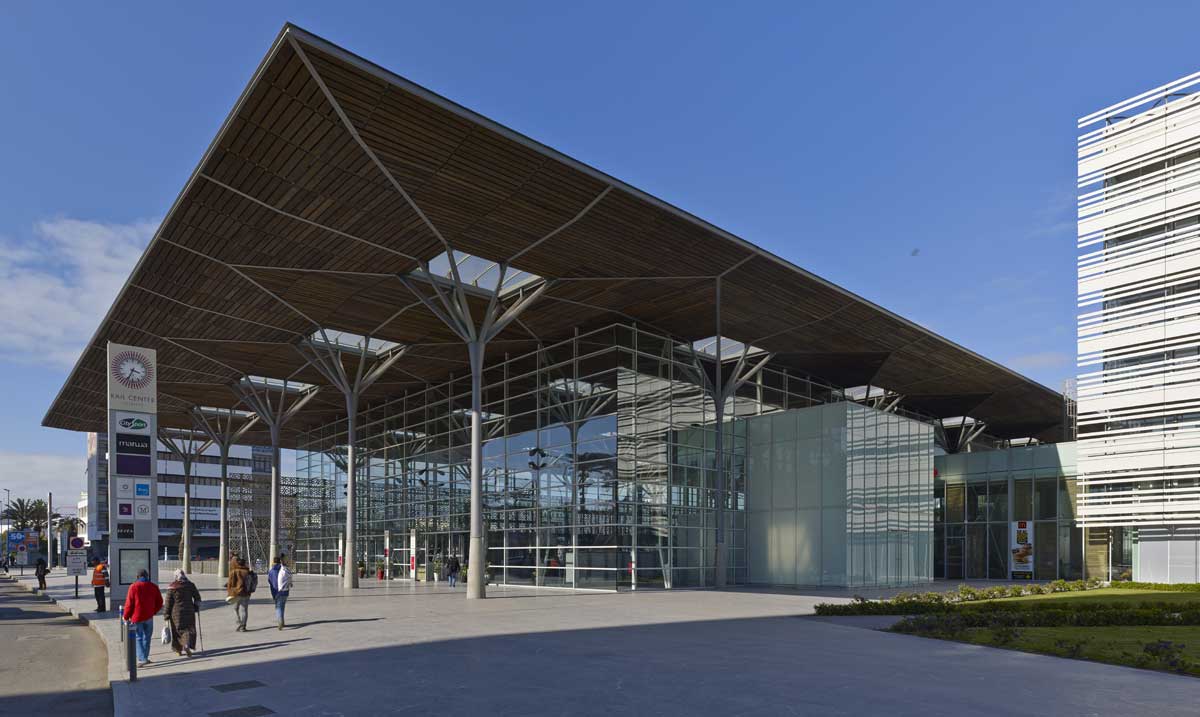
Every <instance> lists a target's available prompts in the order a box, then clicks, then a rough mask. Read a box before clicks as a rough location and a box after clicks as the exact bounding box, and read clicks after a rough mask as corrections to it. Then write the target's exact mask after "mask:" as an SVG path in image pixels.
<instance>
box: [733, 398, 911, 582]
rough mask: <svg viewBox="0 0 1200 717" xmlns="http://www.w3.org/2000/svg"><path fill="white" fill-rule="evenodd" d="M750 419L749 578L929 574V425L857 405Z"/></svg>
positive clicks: (872, 578)
mask: <svg viewBox="0 0 1200 717" xmlns="http://www.w3.org/2000/svg"><path fill="white" fill-rule="evenodd" d="M745 421H746V424H747V426H746V429H747V430H746V435H747V454H748V455H747V542H748V553H749V554H748V562H749V566H750V581H751V582H753V583H760V584H771V585H830V586H860V585H863V586H867V585H903V584H910V583H915V582H923V581H927V580H929V579H931V570H932V566H931V557H932V535H933V429H932V427H931V426H928V425H926V424H923V423H920V422H917V421H913V420H910V419H907V418H904V417H902V416H897V415H895V414H891V413H884V412H881V411H877V410H874V409H871V408H866V407H864V406H859V405H858V404H852V403H833V404H827V405H823V406H817V407H813V408H807V409H802V410H795V411H785V412H782V413H776V414H771V415H767V416H759V417H753V418H747V419H745Z"/></svg>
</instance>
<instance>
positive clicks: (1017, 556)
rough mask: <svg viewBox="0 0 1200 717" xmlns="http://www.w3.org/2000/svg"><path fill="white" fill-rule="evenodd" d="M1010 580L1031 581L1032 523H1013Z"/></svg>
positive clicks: (1027, 521)
mask: <svg viewBox="0 0 1200 717" xmlns="http://www.w3.org/2000/svg"><path fill="white" fill-rule="evenodd" d="M1010 535H1011V539H1012V546H1011V547H1012V579H1013V580H1033V521H1031V520H1017V521H1013V524H1012V529H1011V532H1010Z"/></svg>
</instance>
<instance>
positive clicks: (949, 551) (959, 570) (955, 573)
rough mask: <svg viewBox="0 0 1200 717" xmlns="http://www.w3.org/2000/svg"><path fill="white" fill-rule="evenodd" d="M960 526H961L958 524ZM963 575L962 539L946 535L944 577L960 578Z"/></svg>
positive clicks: (948, 578)
mask: <svg viewBox="0 0 1200 717" xmlns="http://www.w3.org/2000/svg"><path fill="white" fill-rule="evenodd" d="M959 527H960V528H961V527H962V526H959ZM962 576H963V539H962V537H961V535H960V536H959V537H954V538H952V537H949V535H947V537H946V579H947V580H962Z"/></svg>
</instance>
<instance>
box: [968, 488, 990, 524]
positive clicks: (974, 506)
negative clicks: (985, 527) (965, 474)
mask: <svg viewBox="0 0 1200 717" xmlns="http://www.w3.org/2000/svg"><path fill="white" fill-rule="evenodd" d="M967 520H968V521H985V520H987V483H986V482H984V481H976V482H974V483H968V484H967Z"/></svg>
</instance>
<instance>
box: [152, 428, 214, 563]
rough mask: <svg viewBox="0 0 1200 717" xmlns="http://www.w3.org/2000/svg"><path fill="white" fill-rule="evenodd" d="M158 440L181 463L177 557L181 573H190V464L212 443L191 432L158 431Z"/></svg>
mask: <svg viewBox="0 0 1200 717" xmlns="http://www.w3.org/2000/svg"><path fill="white" fill-rule="evenodd" d="M158 440H160V441H162V443H163V445H164V446H166V447H167V449H168V450H170V451H171V452H172V453H174V454H175V455H176V456H178V457H179V460H180V461H181V462H182V463H183V530H182V535H181V536H180V539H179V552H180V553H181V555H180V556H179V560H180V563H181V565H182V567H183V572H185V573H190V572H192V463H193V462H194V461H195V460H196V459H197V458H199V457H200V454H201V453H204V451H205V449H207V448H208V447H209V446H210V445H212V441H211V440H209V439H207V438H201V437H200V436H199V435H198V434H196V433H193V432H191V431H180V432H177V433H175V434H174V435H172V432H171V431H169V430H166V429H161V428H160V429H159V431H158Z"/></svg>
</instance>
